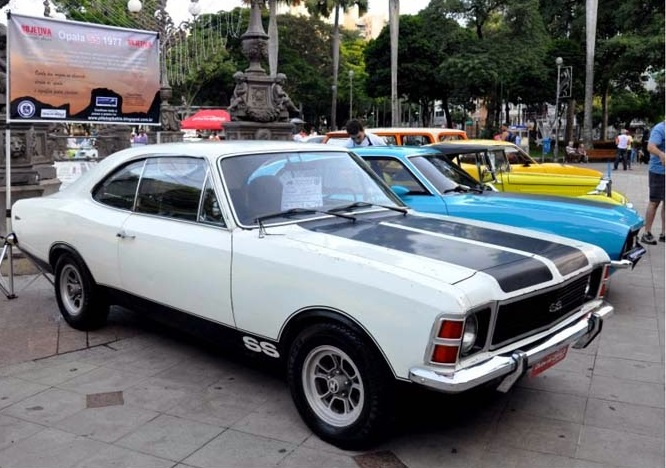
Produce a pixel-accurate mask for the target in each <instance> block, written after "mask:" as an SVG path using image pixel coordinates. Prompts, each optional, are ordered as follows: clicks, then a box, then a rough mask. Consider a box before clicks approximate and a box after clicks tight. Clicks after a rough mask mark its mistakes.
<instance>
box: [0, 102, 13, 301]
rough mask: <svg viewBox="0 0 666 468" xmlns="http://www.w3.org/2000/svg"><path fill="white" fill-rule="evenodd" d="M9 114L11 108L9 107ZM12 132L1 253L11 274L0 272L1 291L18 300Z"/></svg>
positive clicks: (8, 135) (7, 146)
mask: <svg viewBox="0 0 666 468" xmlns="http://www.w3.org/2000/svg"><path fill="white" fill-rule="evenodd" d="M7 109H8V110H7V112H9V107H7ZM10 141H11V132H10V130H9V125H7V127H6V128H5V216H6V218H7V219H6V222H7V235H6V236H5V237H2V241H3V246H2V253H0V268H1V267H2V262H3V260H5V259H6V260H7V262H8V264H9V266H8V268H9V272H8V276H7V279H6V280H5V278H4V277H3V276H2V272H0V289H1V290H2V292H4V293H5V296H7V299H14V298H16V294H14V255H13V252H12V247H13V246H14V244H16V236H15V235H14V233H13V232H12V163H11V160H12V159H11V145H10V144H9V142H10Z"/></svg>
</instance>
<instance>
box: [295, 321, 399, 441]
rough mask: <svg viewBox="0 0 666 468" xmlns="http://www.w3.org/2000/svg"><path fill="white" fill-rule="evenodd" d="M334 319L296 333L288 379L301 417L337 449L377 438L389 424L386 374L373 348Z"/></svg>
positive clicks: (389, 386)
mask: <svg viewBox="0 0 666 468" xmlns="http://www.w3.org/2000/svg"><path fill="white" fill-rule="evenodd" d="M368 348H369V346H368V345H367V344H366V343H365V342H364V341H363V340H362V339H361V338H360V336H359V335H358V334H356V333H355V332H353V331H352V330H350V329H349V328H347V327H345V326H342V325H337V324H326V323H324V324H319V325H315V326H312V327H310V328H308V329H306V330H304V331H303V332H301V334H300V335H299V336H298V337H297V338H296V340H295V341H294V343H293V344H292V346H291V350H290V353H289V360H288V374H287V375H288V380H289V387H290V390H291V394H292V397H293V399H294V402H295V404H296V407H297V409H298V411H299V413H300V414H301V417H302V418H303V420H304V421H305V422H306V424H307V425H308V426H309V427H310V429H312V431H313V432H314V433H315V434H317V435H318V436H319V437H320V438H321V439H323V440H325V441H327V442H330V443H332V444H334V445H336V446H338V447H340V448H343V449H362V448H364V447H367V446H369V445H371V444H373V443H376V442H378V441H379V440H380V439H381V438H382V437H384V436H385V435H386V432H387V429H388V427H389V424H388V423H389V420H390V418H389V409H390V405H391V401H392V396H393V388H392V381H391V380H392V379H391V377H390V375H389V372H388V369H386V366H385V365H384V363H383V357H382V356H381V355H379V353H378V352H369V351H368Z"/></svg>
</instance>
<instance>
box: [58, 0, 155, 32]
mask: <svg viewBox="0 0 666 468" xmlns="http://www.w3.org/2000/svg"><path fill="white" fill-rule="evenodd" d="M52 3H53V5H54V6H55V7H56V9H57V10H58V11H60V12H62V13H64V14H65V15H66V16H67V17H68V18H69V19H71V20H74V21H83V22H86V23H95V24H105V25H109V26H120V27H124V28H135V29H147V30H151V31H155V30H157V27H156V19H155V18H154V16H153V14H152V12H154V11H156V10H157V8H158V0H142V3H143V8H142V13H139V14H134V13H131V12H130V11H129V10H128V9H127V2H108V1H107V2H99V1H96V0H52ZM145 12H150V13H145Z"/></svg>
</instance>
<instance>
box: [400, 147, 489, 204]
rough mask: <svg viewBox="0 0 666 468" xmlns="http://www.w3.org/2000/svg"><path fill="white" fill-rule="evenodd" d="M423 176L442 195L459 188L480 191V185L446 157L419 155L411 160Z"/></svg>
mask: <svg viewBox="0 0 666 468" xmlns="http://www.w3.org/2000/svg"><path fill="white" fill-rule="evenodd" d="M409 160H410V161H411V162H412V164H414V166H416V168H417V169H418V170H419V171H420V172H421V174H423V176H424V177H425V178H426V179H428V181H430V183H431V184H432V185H433V186H435V188H436V189H437V190H438V191H439V193H440V194H443V193H448V192H450V191H452V190H454V189H455V188H456V187H458V186H461V185H462V186H466V187H470V188H474V189H480V188H481V187H480V186H479V183H478V182H477V181H476V180H474V179H473V178H472V177H470V176H469V174H467V173H466V172H465V171H463V170H462V169H460V168H459V167H458V166H456V165H455V164H452V163H450V162H449V161H448V160H447V159H446V156H444V155H435V154H428V155H419V156H413V157H411V158H410V159H409Z"/></svg>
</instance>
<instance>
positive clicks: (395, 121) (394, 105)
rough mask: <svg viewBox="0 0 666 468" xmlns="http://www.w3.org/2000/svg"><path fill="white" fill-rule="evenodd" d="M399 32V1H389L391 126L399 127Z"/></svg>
mask: <svg viewBox="0 0 666 468" xmlns="http://www.w3.org/2000/svg"><path fill="white" fill-rule="evenodd" d="M399 30H400V0H389V32H390V36H391V125H392V126H393V127H398V126H399V125H400V101H399V100H398V32H399Z"/></svg>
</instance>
